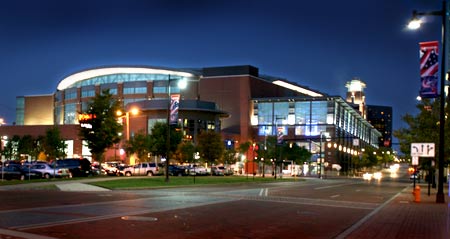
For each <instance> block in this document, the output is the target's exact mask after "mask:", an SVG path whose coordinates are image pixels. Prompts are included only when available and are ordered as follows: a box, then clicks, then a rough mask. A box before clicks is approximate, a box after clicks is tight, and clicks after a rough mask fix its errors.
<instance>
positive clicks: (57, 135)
mask: <svg viewBox="0 0 450 239" xmlns="http://www.w3.org/2000/svg"><path fill="white" fill-rule="evenodd" d="M41 144H42V149H43V150H44V152H45V154H46V155H47V157H48V159H50V160H53V159H57V158H63V157H65V156H66V153H65V152H64V150H65V149H66V147H67V146H66V144H65V143H64V141H63V139H62V138H61V132H60V131H59V129H58V128H57V127H53V128H50V129H48V130H47V131H46V132H45V137H44V138H43V139H42V142H41Z"/></svg>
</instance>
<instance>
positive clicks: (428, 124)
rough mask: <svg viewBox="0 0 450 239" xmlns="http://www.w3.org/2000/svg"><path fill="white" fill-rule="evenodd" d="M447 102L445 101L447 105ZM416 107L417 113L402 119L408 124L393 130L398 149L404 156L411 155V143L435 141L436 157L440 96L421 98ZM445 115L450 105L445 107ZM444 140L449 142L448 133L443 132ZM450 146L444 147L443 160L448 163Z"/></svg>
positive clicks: (447, 126) (446, 129) (449, 122)
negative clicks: (398, 144) (405, 126)
mask: <svg viewBox="0 0 450 239" xmlns="http://www.w3.org/2000/svg"><path fill="white" fill-rule="evenodd" d="M448 104H449V102H447V105H448ZM416 108H417V109H418V110H419V112H418V114H417V115H411V114H406V115H404V116H402V120H403V121H404V122H405V123H406V124H407V125H408V127H407V128H400V129H399V130H395V131H394V136H395V137H396V138H397V139H398V140H399V142H400V151H401V152H402V153H403V154H404V155H405V156H406V157H409V156H410V155H411V152H410V150H411V143H435V146H436V147H435V152H436V157H438V156H439V155H438V154H439V146H440V145H439V142H438V141H439V122H440V121H439V112H440V98H436V99H423V100H422V101H420V102H419V103H418V104H417V105H416ZM445 111H446V112H445V115H449V111H450V107H445ZM444 127H445V132H447V131H448V130H449V129H450V120H446V121H445V126H444ZM444 137H445V142H450V138H449V134H445V135H444ZM449 154H450V147H445V148H444V157H445V158H444V160H445V162H446V163H448V160H449V158H448V155H449Z"/></svg>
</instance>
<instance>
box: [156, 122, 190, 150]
mask: <svg viewBox="0 0 450 239" xmlns="http://www.w3.org/2000/svg"><path fill="white" fill-rule="evenodd" d="M167 129H168V128H167V124H166V123H164V122H157V123H155V125H154V126H153V128H152V129H151V134H150V145H151V148H150V152H152V153H153V154H154V155H159V156H166V157H167V158H170V156H171V155H170V154H171V153H172V152H175V151H176V149H177V147H178V144H179V143H180V142H181V138H182V135H181V132H180V131H177V130H176V129H175V128H174V127H170V141H169V142H170V145H169V150H167ZM167 153H169V155H166V154H167Z"/></svg>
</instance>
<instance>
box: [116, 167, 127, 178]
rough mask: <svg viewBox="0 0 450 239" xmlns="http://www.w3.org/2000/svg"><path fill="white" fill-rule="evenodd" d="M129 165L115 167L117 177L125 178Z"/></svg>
mask: <svg viewBox="0 0 450 239" xmlns="http://www.w3.org/2000/svg"><path fill="white" fill-rule="evenodd" d="M129 167H130V166H129V165H119V166H117V172H116V175H117V176H125V172H126V171H127V168H129Z"/></svg>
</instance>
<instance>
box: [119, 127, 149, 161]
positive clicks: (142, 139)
mask: <svg viewBox="0 0 450 239" xmlns="http://www.w3.org/2000/svg"><path fill="white" fill-rule="evenodd" d="M150 141H151V140H150V136H149V135H148V134H146V133H144V132H138V133H137V134H135V135H134V137H132V138H131V139H130V140H128V141H127V143H126V145H125V151H126V153H127V155H132V154H136V155H137V157H138V159H139V161H140V162H146V161H147V160H148V154H149V153H150V148H151V143H150Z"/></svg>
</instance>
